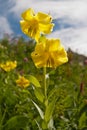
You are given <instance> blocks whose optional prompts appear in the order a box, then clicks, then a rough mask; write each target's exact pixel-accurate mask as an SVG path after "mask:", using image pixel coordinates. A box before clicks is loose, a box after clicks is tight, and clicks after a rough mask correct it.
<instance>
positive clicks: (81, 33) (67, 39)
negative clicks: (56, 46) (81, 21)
mask: <svg viewBox="0 0 87 130" xmlns="http://www.w3.org/2000/svg"><path fill="white" fill-rule="evenodd" d="M48 37H49V38H51V37H53V38H59V39H60V40H61V43H62V44H63V45H64V46H65V48H66V49H67V48H71V49H72V50H73V51H76V52H79V53H80V54H84V55H86V56H87V27H86V28H85V27H84V28H76V29H74V28H72V27H71V28H65V29H62V30H59V31H55V32H53V33H52V34H50V35H49V36H48Z"/></svg>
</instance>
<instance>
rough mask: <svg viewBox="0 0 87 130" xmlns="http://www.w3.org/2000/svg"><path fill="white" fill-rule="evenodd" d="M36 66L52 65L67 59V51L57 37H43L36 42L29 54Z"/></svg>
mask: <svg viewBox="0 0 87 130" xmlns="http://www.w3.org/2000/svg"><path fill="white" fill-rule="evenodd" d="M31 56H32V59H33V61H34V63H35V65H36V67H37V68H40V67H52V68H56V67H57V66H59V65H61V64H64V63H66V62H67V61H68V57H67V53H66V51H65V49H64V47H63V46H62V45H61V43H60V40H59V39H45V40H43V41H40V42H39V43H38V44H36V47H35V51H34V52H32V54H31Z"/></svg>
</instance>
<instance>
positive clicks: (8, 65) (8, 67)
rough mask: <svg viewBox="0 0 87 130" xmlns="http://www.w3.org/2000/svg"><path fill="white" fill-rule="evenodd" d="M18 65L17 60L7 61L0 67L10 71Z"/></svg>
mask: <svg viewBox="0 0 87 130" xmlns="http://www.w3.org/2000/svg"><path fill="white" fill-rule="evenodd" d="M16 67H17V61H7V62H6V63H1V64H0V68H2V69H3V70H4V71H6V72H8V71H11V70H13V69H15V68H16Z"/></svg>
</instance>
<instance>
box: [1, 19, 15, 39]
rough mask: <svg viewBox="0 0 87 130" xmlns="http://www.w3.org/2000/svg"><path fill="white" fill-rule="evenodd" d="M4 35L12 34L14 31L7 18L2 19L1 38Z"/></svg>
mask: <svg viewBox="0 0 87 130" xmlns="http://www.w3.org/2000/svg"><path fill="white" fill-rule="evenodd" d="M4 33H8V34H12V33H13V31H12V30H11V28H10V25H9V23H8V21H7V19H6V18H5V17H0V38H2V37H3V34H4Z"/></svg>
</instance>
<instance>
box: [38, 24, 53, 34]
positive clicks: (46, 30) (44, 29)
mask: <svg viewBox="0 0 87 130" xmlns="http://www.w3.org/2000/svg"><path fill="white" fill-rule="evenodd" d="M53 26H54V24H52V23H50V24H41V23H39V30H40V31H41V32H42V33H46V34H49V33H50V32H51V31H52V30H53Z"/></svg>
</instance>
